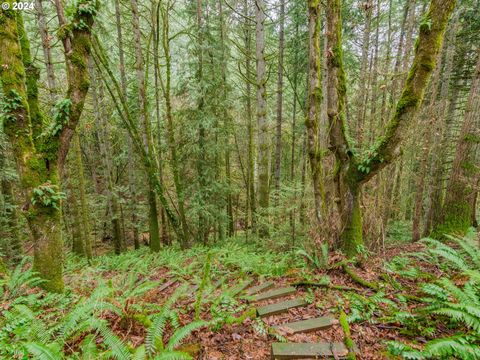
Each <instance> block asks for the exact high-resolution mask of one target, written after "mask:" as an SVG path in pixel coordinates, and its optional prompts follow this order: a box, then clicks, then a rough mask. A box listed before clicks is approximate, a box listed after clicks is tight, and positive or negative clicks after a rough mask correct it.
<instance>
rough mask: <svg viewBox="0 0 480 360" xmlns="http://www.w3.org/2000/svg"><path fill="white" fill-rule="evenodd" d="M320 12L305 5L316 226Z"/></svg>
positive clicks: (314, 4)
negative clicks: (306, 11) (306, 8)
mask: <svg viewBox="0 0 480 360" xmlns="http://www.w3.org/2000/svg"><path fill="white" fill-rule="evenodd" d="M320 12H321V6H320V1H319V0H310V1H309V2H308V33H309V36H308V44H309V55H308V98H307V117H306V120H305V126H306V128H307V152H308V158H309V160H310V171H311V173H312V183H313V197H314V202H315V217H316V219H317V221H318V222H319V223H320V221H321V218H322V207H323V205H324V200H325V199H324V198H325V194H324V187H323V169H322V156H321V148H320V139H319V136H318V134H319V117H320V104H321V102H322V85H321V78H320V67H321V60H320V53H321V52H320V33H321V24H320V15H321V14H320Z"/></svg>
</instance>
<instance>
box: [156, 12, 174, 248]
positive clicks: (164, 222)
mask: <svg viewBox="0 0 480 360" xmlns="http://www.w3.org/2000/svg"><path fill="white" fill-rule="evenodd" d="M152 23H153V24H154V27H153V37H154V39H153V67H154V76H155V116H156V118H157V119H156V120H157V138H158V142H157V147H158V150H157V151H158V154H157V163H158V169H159V174H158V175H159V181H160V184H161V185H162V187H163V186H164V180H163V159H162V137H161V116H160V71H161V70H160V59H159V55H160V53H159V47H160V3H158V5H157V4H155V3H154V4H153V6H152ZM160 224H161V228H162V243H163V244H164V245H169V244H170V243H171V241H170V238H169V235H168V227H167V220H166V218H165V210H164V209H163V207H160Z"/></svg>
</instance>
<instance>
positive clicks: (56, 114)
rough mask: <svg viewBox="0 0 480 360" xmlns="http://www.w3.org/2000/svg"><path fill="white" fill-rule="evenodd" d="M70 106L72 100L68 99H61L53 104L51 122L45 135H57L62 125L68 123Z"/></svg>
mask: <svg viewBox="0 0 480 360" xmlns="http://www.w3.org/2000/svg"><path fill="white" fill-rule="evenodd" d="M71 107H72V101H71V100H70V99H62V100H59V101H58V102H57V103H56V104H55V108H54V111H53V117H52V119H53V122H52V124H51V125H50V127H49V128H48V129H47V131H46V133H45V134H46V135H48V136H57V135H58V134H59V133H60V132H61V131H62V129H63V127H64V126H65V125H66V124H67V123H68V118H69V116H70V109H71Z"/></svg>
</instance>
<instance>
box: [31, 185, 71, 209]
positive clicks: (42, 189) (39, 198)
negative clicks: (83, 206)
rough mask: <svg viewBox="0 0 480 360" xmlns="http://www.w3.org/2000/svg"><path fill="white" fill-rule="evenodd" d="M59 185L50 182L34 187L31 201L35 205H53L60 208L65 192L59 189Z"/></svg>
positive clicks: (52, 206)
mask: <svg viewBox="0 0 480 360" xmlns="http://www.w3.org/2000/svg"><path fill="white" fill-rule="evenodd" d="M58 189H59V188H58V186H57V185H53V184H51V183H50V182H46V183H45V184H42V185H39V186H37V187H36V188H34V189H33V194H32V198H31V202H32V204H33V205H35V204H41V205H43V206H45V207H51V208H54V209H55V210H60V207H59V205H60V202H61V201H62V199H65V193H63V192H61V191H59V190H58Z"/></svg>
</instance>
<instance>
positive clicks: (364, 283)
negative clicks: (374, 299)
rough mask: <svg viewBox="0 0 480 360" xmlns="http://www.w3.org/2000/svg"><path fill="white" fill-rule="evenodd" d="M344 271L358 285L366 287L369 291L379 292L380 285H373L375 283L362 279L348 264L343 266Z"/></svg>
mask: <svg viewBox="0 0 480 360" xmlns="http://www.w3.org/2000/svg"><path fill="white" fill-rule="evenodd" d="M342 269H343V271H344V272H345V273H346V274H347V275H349V276H350V277H351V278H352V280H353V281H355V282H356V283H358V284H360V285H362V286H365V287H367V288H369V289H372V290H378V288H379V285H378V284H377V283H373V282H370V281H368V280H365V279H363V278H362V277H360V275H358V274H357V273H356V272H355V271H353V269H352V268H350V267H349V266H348V264H347V263H344V264H342Z"/></svg>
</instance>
